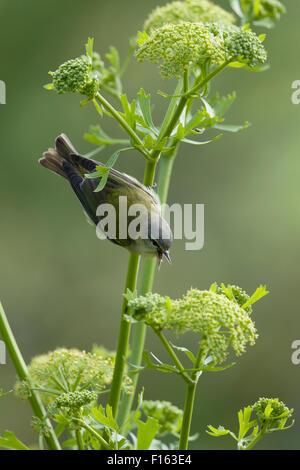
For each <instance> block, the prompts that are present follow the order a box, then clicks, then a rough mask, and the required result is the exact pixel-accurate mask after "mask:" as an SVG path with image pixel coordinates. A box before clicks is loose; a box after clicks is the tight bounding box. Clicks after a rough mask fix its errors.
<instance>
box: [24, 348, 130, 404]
mask: <svg viewBox="0 0 300 470" xmlns="http://www.w3.org/2000/svg"><path fill="white" fill-rule="evenodd" d="M113 369H114V358H112V357H111V356H110V355H106V354H105V352H103V354H93V353H87V352H85V351H79V350H77V349H64V348H59V349H56V350H55V351H52V352H49V353H48V354H45V355H41V356H37V357H35V358H33V359H32V361H31V363H30V365H29V366H28V372H29V377H30V385H29V382H27V381H26V382H24V381H23V382H17V384H16V386H15V390H16V393H17V395H18V396H20V397H21V398H28V392H29V391H30V388H31V387H33V388H38V389H41V391H42V393H41V396H42V398H43V400H44V402H45V403H47V404H49V403H51V402H53V400H54V399H55V398H56V397H57V392H60V393H64V391H65V390H66V389H70V390H73V391H78V390H81V389H82V388H84V389H86V388H87V387H88V388H89V389H91V390H93V391H95V392H99V391H101V390H103V389H105V388H106V387H107V385H109V384H110V383H111V381H112V376H113ZM131 383H132V381H131V380H130V379H129V377H128V376H125V378H124V382H123V387H124V388H125V389H126V390H128V391H129V390H130V388H131ZM74 387H75V389H74ZM43 390H44V391H43ZM51 390H53V393H51Z"/></svg>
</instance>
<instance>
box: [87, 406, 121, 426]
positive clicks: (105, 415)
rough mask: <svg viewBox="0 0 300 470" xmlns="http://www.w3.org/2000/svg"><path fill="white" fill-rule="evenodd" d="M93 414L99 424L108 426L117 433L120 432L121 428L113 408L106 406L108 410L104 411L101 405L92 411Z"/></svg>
mask: <svg viewBox="0 0 300 470" xmlns="http://www.w3.org/2000/svg"><path fill="white" fill-rule="evenodd" d="M91 413H92V416H93V417H94V418H95V419H96V421H98V422H99V423H101V424H103V425H104V426H108V427H109V428H111V429H113V430H114V431H116V432H118V431H119V426H118V425H117V422H116V420H115V419H114V417H113V414H112V408H111V406H109V405H106V409H104V408H103V407H102V406H101V405H99V407H98V408H97V407H93V408H92V409H91Z"/></svg>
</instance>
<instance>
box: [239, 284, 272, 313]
mask: <svg viewBox="0 0 300 470" xmlns="http://www.w3.org/2000/svg"><path fill="white" fill-rule="evenodd" d="M268 294H269V291H267V288H266V286H259V287H258V288H257V289H256V291H255V292H254V294H252V296H251V297H250V299H249V300H248V301H247V302H246V303H245V304H244V305H242V308H243V309H247V308H248V307H250V305H252V304H254V303H255V302H257V301H258V300H260V299H261V298H262V297H264V296H265V295H268Z"/></svg>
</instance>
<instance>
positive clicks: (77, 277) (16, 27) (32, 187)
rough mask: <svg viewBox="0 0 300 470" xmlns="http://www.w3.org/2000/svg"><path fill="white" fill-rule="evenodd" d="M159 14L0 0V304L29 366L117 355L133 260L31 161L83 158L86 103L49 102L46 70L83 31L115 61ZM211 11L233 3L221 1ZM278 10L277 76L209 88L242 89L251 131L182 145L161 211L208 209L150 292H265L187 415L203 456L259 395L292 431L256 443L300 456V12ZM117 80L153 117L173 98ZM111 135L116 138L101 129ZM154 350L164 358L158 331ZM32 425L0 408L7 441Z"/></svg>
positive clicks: (272, 35)
mask: <svg viewBox="0 0 300 470" xmlns="http://www.w3.org/2000/svg"><path fill="white" fill-rule="evenodd" d="M164 3H166V2H164V1H154V0H148V1H146V2H140V1H137V0H131V1H130V2H124V1H123V0H111V1H110V2H107V1H100V0H98V1H96V0H86V1H85V2H82V1H79V0H72V1H71V0H63V1H61V0H59V1H58V0H52V2H45V1H40V0H27V1H26V2H23V1H21V0H13V1H11V0H10V1H8V0H6V1H5V0H1V2H0V15H1V29H0V44H1V46H0V50H1V67H0V79H1V80H4V81H5V82H6V85H7V104H6V105H0V121H1V126H0V158H1V166H0V168H1V185H0V207H1V231H0V297H1V300H2V302H3V305H4V307H5V309H6V313H7V316H8V318H9V321H10V323H11V326H12V328H13V331H14V333H15V336H16V338H17V341H18V343H19V346H20V348H21V350H22V352H23V354H24V357H25V359H26V361H27V362H29V361H30V359H31V357H32V356H34V355H37V354H41V353H43V352H47V351H49V350H52V349H54V348H56V347H58V346H65V347H77V348H82V349H85V350H90V349H91V347H92V345H93V344H103V345H105V346H106V347H107V348H109V349H113V348H114V347H115V345H116V340H117V334H118V327H119V315H120V307H121V302H122V289H123V285H124V277H125V273H126V268H127V260H128V254H127V252H126V251H125V250H124V251H123V250H122V249H119V248H118V247H115V246H114V245H113V244H110V243H109V242H103V241H99V240H98V239H97V238H96V236H95V232H94V230H93V228H92V227H91V226H89V225H88V224H87V223H86V222H85V219H84V216H83V214H82V210H81V208H80V206H79V204H78V202H77V200H76V199H75V197H74V195H73V194H72V192H71V191H70V188H69V187H68V186H67V185H66V184H65V183H64V182H63V181H62V180H61V179H60V178H58V177H55V175H52V174H50V173H49V172H47V171H46V170H44V169H43V168H42V167H40V166H39V165H38V163H37V160H38V158H39V157H40V155H41V153H42V152H43V151H44V150H45V149H47V148H48V146H51V145H53V141H54V138H55V137H56V136H57V135H58V134H59V133H61V132H65V133H67V134H68V135H69V137H70V138H71V139H72V141H73V142H74V144H75V146H76V147H77V149H78V150H79V151H81V152H87V151H90V150H92V147H91V145H90V144H88V143H87V142H85V141H84V140H83V134H84V132H85V131H86V130H87V129H88V126H89V125H90V124H95V123H96V122H97V119H98V118H97V115H96V113H95V111H94V109H93V108H92V106H91V107H89V106H86V107H85V108H83V109H80V107H79V97H76V96H71V95H70V96H67V95H64V96H58V95H56V94H54V93H52V92H47V91H45V90H44V89H43V87H42V86H43V84H45V83H47V82H48V81H49V77H48V75H47V73H48V70H54V69H55V68H56V67H57V66H58V65H59V64H60V63H62V62H64V61H65V60H66V59H68V58H71V57H76V56H78V55H80V54H81V53H83V52H84V49H83V47H84V44H85V42H86V40H87V38H88V37H89V36H90V37H94V38H95V49H96V50H97V51H99V52H100V53H103V54H104V53H105V52H107V50H108V48H109V46H110V45H115V46H116V47H117V48H118V49H119V51H120V54H121V56H123V57H124V55H125V54H126V51H127V41H128V38H129V37H131V36H133V35H135V33H136V31H137V30H138V29H141V27H142V24H143V21H144V19H145V17H146V15H147V14H148V13H149V11H151V9H152V8H153V7H155V6H156V5H158V4H164ZM217 3H219V4H220V5H222V6H225V7H227V8H228V4H229V2H228V1H223V2H221V1H220V2H217ZM284 3H285V4H286V6H287V8H288V13H287V14H286V15H285V16H284V17H283V18H282V20H281V21H280V23H279V24H278V25H277V27H276V28H275V29H274V30H272V31H270V32H269V34H268V37H267V40H266V43H265V44H266V46H267V49H268V51H269V62H270V64H271V68H270V69H269V70H268V71H267V72H264V73H250V72H246V71H240V70H232V71H226V72H225V73H223V74H222V75H221V76H220V77H219V78H217V79H216V80H215V82H214V84H213V87H214V90H218V91H220V92H221V93H224V94H225V93H229V92H231V91H232V90H236V92H237V100H236V103H235V105H234V106H233V107H232V109H231V110H230V112H229V114H228V115H227V122H228V123H241V122H243V121H244V120H248V121H250V122H251V123H252V126H251V127H250V128H248V129H247V130H245V131H243V132H241V133H238V134H226V135H224V137H223V138H222V139H220V140H219V141H217V142H215V143H213V144H211V145H208V146H205V147H201V148H199V147H195V148H194V147H192V146H186V145H183V146H182V147H181V149H180V152H179V155H178V158H177V160H176V163H175V167H174V176H173V179H172V183H171V188H170V195H169V202H181V203H191V202H193V203H196V202H197V203H205V246H204V248H203V249H202V250H201V251H199V252H195V251H185V250H184V242H182V241H176V242H174V246H173V248H172V253H171V255H172V260H173V264H172V266H169V265H168V264H167V263H164V265H163V266H162V269H161V270H160V272H158V273H157V275H156V282H155V290H156V291H158V292H159V293H162V294H167V295H169V296H171V297H176V296H181V295H182V294H183V293H184V292H186V290H187V289H188V288H189V287H191V286H193V287H199V288H207V287H208V286H210V284H211V283H212V282H214V281H223V282H225V283H234V284H238V285H240V286H242V287H243V288H244V289H246V290H247V291H249V292H252V291H253V290H254V289H255V288H256V287H257V286H258V285H259V284H260V283H265V284H267V286H268V288H269V290H270V295H269V296H267V297H266V298H265V299H263V300H262V301H261V302H259V303H258V304H257V306H256V308H255V313H254V315H255V316H254V318H255V321H256V326H257V329H258V331H259V334H260V336H259V339H258V341H257V343H256V345H255V346H254V347H251V348H249V349H248V351H247V353H246V354H244V355H243V356H242V357H241V358H240V359H239V360H238V361H237V364H236V365H235V366H234V367H232V368H231V369H229V370H226V371H224V372H222V373H218V374H214V373H206V374H205V375H203V377H202V378H201V380H200V384H199V388H198V393H197V398H196V406H195V408H196V409H195V416H194V420H193V432H199V438H198V440H197V441H196V442H194V443H193V444H192V445H193V447H194V448H199V449H222V448H233V443H232V442H231V441H230V439H229V438H226V437H225V438H219V439H215V438H212V437H210V436H208V435H207V434H206V433H205V428H206V425H207V424H213V425H218V424H223V425H224V426H226V427H227V426H231V427H232V428H236V426H237V416H236V413H237V411H238V410H239V409H240V408H241V407H243V406H246V405H248V404H252V403H253V402H255V401H256V399H257V398H258V397H260V396H268V397H279V398H280V399H281V400H283V401H284V402H286V403H287V404H288V405H289V406H290V407H294V408H295V417H296V423H295V426H294V427H293V428H292V429H291V430H289V431H286V432H283V433H277V434H273V435H271V436H266V437H265V438H264V439H263V440H262V442H261V444H259V446H258V448H264V449H299V448H300V419H299V418H300V399H299V384H300V383H299V374H300V365H299V366H298V367H297V366H295V365H293V364H292V362H291V353H292V349H291V343H292V341H293V340H295V339H299V338H300V318H299V261H300V257H299V234H300V218H299V215H300V214H299V212H300V211H299V196H300V192H299V191H300V190H299V171H300V153H299V124H300V106H296V105H293V104H292V102H291V94H292V90H291V84H292V82H293V81H294V80H296V79H300V64H299V50H298V43H299V40H300V32H299V16H300V3H299V2H296V1H291V0H286V1H285V2H284ZM259 32H263V31H262V30H259ZM125 85H126V92H127V94H128V96H129V97H130V98H133V97H134V96H135V94H136V92H137V91H138V89H139V88H140V87H141V86H143V87H144V89H145V90H146V91H147V92H151V95H152V99H153V102H154V104H155V109H154V116H155V119H156V120H157V121H158V122H159V120H160V119H161V118H162V116H163V112H164V109H165V107H166V104H167V101H166V99H165V98H162V97H161V96H158V95H157V94H156V91H157V90H158V89H162V90H165V91H168V90H170V91H171V90H172V89H173V86H174V84H173V83H169V82H164V81H163V80H162V79H161V78H160V76H159V73H158V70H157V68H156V67H155V66H153V65H150V64H138V63H136V62H135V60H133V61H132V63H131V66H130V68H129V69H128V72H127V74H126V77H125ZM105 128H106V130H107V131H108V133H111V134H112V135H115V136H122V132H121V131H120V130H119V128H117V127H116V126H115V125H114V124H113V123H112V122H110V121H109V120H108V119H106V120H105ZM108 156H109V153H108V152H106V153H105V152H104V153H102V154H101V158H103V159H104V161H105V160H106V159H107V157H108ZM143 165H144V162H143V159H142V158H141V157H140V156H139V155H138V154H137V153H134V152H133V153H132V154H131V155H130V154H129V153H126V154H123V155H122V157H120V159H119V161H118V168H119V169H121V170H125V171H126V172H127V173H129V174H132V175H135V176H136V177H138V178H140V179H142V175H143ZM178 344H181V345H182V344H185V345H188V346H190V347H193V346H195V345H196V340H195V338H194V337H192V336H188V337H186V338H184V337H183V338H180V339H179V340H178ZM147 348H148V349H150V350H151V351H154V352H155V353H156V354H158V355H161V356H162V357H164V353H163V352H162V351H161V347H160V345H159V344H158V343H157V341H156V339H155V338H154V337H153V335H152V334H149V335H148V340H147ZM14 381H15V372H14V369H13V366H12V363H11V361H10V359H9V358H8V360H7V364H6V365H0V388H4V389H5V390H8V389H11V388H12V387H13V384H14ZM140 383H143V385H144V386H145V397H146V398H148V399H167V400H171V401H172V402H173V403H175V404H176V405H177V406H180V407H182V406H183V400H184V395H183V394H184V385H183V383H181V381H180V380H179V379H178V377H172V376H169V375H159V374H158V373H155V372H147V373H144V374H143V375H142V378H141V382H140ZM30 418H31V410H30V408H29V405H28V404H27V403H22V402H21V401H19V400H18V399H17V398H15V397H14V396H13V394H11V395H9V396H8V397H5V398H2V399H0V434H1V432H2V431H3V430H5V429H10V430H13V431H15V433H16V435H17V436H18V437H19V438H20V439H22V440H24V441H25V442H27V443H30V442H32V441H33V440H34V439H36V436H35V435H34V434H33V432H32V430H31V428H30V425H29V421H30Z"/></svg>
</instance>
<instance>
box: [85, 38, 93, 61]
mask: <svg viewBox="0 0 300 470" xmlns="http://www.w3.org/2000/svg"><path fill="white" fill-rule="evenodd" d="M93 44H94V39H93V38H88V41H87V43H86V45H85V51H86V56H87V57H88V58H89V59H90V60H91V61H92V59H93Z"/></svg>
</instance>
